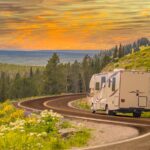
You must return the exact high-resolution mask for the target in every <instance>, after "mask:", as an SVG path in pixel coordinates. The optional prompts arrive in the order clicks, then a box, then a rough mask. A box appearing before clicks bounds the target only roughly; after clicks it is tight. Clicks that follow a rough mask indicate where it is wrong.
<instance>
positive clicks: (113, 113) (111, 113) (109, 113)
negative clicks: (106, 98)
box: [105, 105, 116, 116]
mask: <svg viewBox="0 0 150 150" xmlns="http://www.w3.org/2000/svg"><path fill="white" fill-rule="evenodd" d="M105 111H106V114H107V115H111V116H114V115H115V114H116V113H115V112H114V111H112V110H109V107H108V105H106V107H105Z"/></svg>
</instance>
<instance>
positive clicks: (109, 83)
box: [108, 79, 111, 88]
mask: <svg viewBox="0 0 150 150" xmlns="http://www.w3.org/2000/svg"><path fill="white" fill-rule="evenodd" d="M110 86H111V80H110V79H109V80H108V87H109V88H110Z"/></svg>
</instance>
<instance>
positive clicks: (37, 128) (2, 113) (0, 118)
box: [0, 102, 90, 150]
mask: <svg viewBox="0 0 150 150" xmlns="http://www.w3.org/2000/svg"><path fill="white" fill-rule="evenodd" d="M70 128H71V129H74V132H70V133H69V132H68V134H66V135H63V132H61V130H63V129H70ZM0 137H1V138H0V147H1V149H3V150H8V149H10V150H11V149H12V150H30V149H34V150H54V149H55V150H63V149H69V148H71V147H80V146H84V145H86V143H87V141H88V140H89V138H90V130H89V129H86V128H83V127H81V126H77V125H74V124H72V123H70V122H68V121H66V120H65V119H63V116H61V115H60V114H57V113H54V112H52V111H47V110H45V111H43V112H41V113H40V114H30V116H28V117H25V116H24V111H23V110H20V109H16V108H14V107H13V105H11V104H10V103H9V102H5V103H3V104H0Z"/></svg>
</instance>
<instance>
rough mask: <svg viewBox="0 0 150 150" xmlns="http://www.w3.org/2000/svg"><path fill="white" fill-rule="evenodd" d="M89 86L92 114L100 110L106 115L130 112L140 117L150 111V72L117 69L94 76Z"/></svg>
mask: <svg viewBox="0 0 150 150" xmlns="http://www.w3.org/2000/svg"><path fill="white" fill-rule="evenodd" d="M89 86H90V95H91V100H90V101H91V109H92V112H93V113H95V112H96V111H97V110H99V109H100V110H104V111H106V113H107V114H108V115H115V114H116V112H131V113H133V116H134V117H140V116H141V113H142V112H143V111H150V72H140V71H126V70H124V69H119V70H114V71H113V72H109V73H100V74H95V75H93V76H92V78H91V81H90V85H89Z"/></svg>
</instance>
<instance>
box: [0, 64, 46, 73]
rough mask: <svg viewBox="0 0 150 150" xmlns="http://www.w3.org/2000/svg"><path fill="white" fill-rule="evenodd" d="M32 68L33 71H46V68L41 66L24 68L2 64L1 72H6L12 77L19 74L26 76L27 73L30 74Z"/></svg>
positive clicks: (0, 66) (0, 65)
mask: <svg viewBox="0 0 150 150" xmlns="http://www.w3.org/2000/svg"><path fill="white" fill-rule="evenodd" d="M31 67H32V69H33V71H35V70H36V69H37V68H39V70H44V67H41V66H23V65H14V64H3V63H0V72H6V73H8V74H10V75H12V76H13V75H16V73H18V72H19V73H20V74H21V75H24V74H26V73H29V71H30V68H31Z"/></svg>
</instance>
